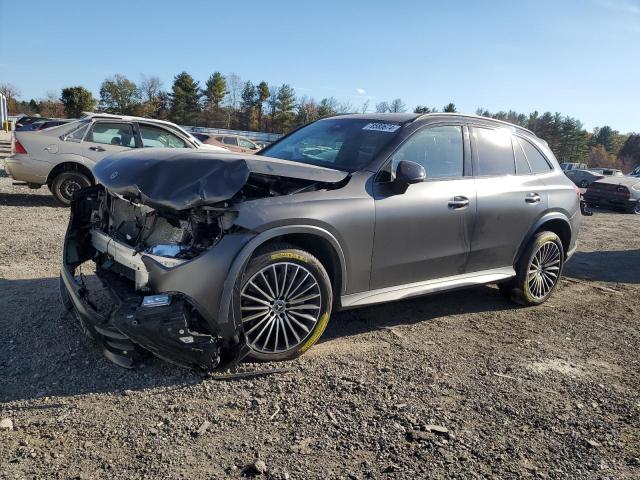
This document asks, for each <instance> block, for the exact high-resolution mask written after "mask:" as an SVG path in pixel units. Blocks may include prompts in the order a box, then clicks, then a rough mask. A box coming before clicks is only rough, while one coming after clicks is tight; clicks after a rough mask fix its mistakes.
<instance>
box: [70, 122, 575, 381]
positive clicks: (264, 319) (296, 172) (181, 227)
mask: <svg viewBox="0 0 640 480" xmlns="http://www.w3.org/2000/svg"><path fill="white" fill-rule="evenodd" d="M94 174H95V177H96V179H97V181H98V183H99V185H96V186H93V187H89V188H86V189H83V190H81V191H80V192H78V193H77V194H76V195H75V197H74V200H73V202H72V210H71V219H70V223H69V227H68V231H67V235H66V238H65V244H64V259H63V268H62V275H61V294H62V299H63V303H64V305H65V306H66V308H68V309H69V310H70V311H72V312H73V315H74V316H75V317H77V319H78V320H79V321H80V324H81V325H82V327H83V329H84V331H85V333H86V334H87V335H89V336H90V337H92V338H93V339H95V340H96V341H97V343H98V344H99V346H100V347H101V348H102V350H103V352H104V354H105V355H106V356H107V357H108V358H109V359H111V360H113V361H114V362H116V363H117V364H119V365H121V366H125V367H130V366H132V365H133V364H134V363H135V362H136V360H137V359H138V358H139V357H140V356H141V355H143V354H144V352H152V353H153V354H155V355H157V356H159V357H162V358H164V359H166V360H169V361H171V362H174V363H178V364H181V365H187V366H191V367H201V368H205V369H212V368H216V367H222V366H227V365H230V364H233V363H235V362H238V361H240V360H241V359H242V358H243V357H245V356H246V355H249V356H251V357H253V358H256V359H260V360H282V359H290V358H294V357H296V356H297V355H300V354H302V353H303V352H305V351H306V350H307V349H309V348H310V347H311V346H312V345H313V344H314V343H315V342H317V340H318V339H319V338H320V336H321V335H322V333H323V331H324V329H325V327H326V326H327V322H328V321H329V318H330V315H331V312H332V311H336V310H338V309H344V308H352V307H359V306H363V305H371V304H375V303H379V302H388V301H393V300H400V299H404V298H409V297H413V296H417V295H423V294H428V293H433V292H438V291H444V290H450V289H456V288H461V287H469V286H473V285H480V284H486V283H497V284H498V285H499V287H500V290H501V291H502V292H503V293H504V294H505V295H506V296H507V297H509V298H511V299H512V300H514V301H516V302H518V303H520V304H523V305H537V304H540V303H542V302H544V301H545V300H546V299H547V298H548V297H549V296H550V295H551V293H552V291H553V290H554V288H555V286H556V285H557V283H558V280H559V277H560V275H561V273H562V268H563V265H564V263H565V261H566V260H567V259H568V258H569V257H570V256H571V254H572V253H573V251H574V250H575V248H576V236H577V232H578V228H579V225H580V216H581V208H580V197H579V192H578V191H577V190H576V188H575V186H574V185H573V184H572V183H571V181H570V180H569V179H568V178H566V176H565V175H564V174H563V173H562V170H561V169H560V167H559V165H558V163H557V161H556V159H555V158H554V156H553V154H552V153H551V151H550V150H549V148H548V146H547V145H546V143H545V142H543V141H542V140H540V139H539V138H537V137H536V136H535V135H534V134H533V133H531V132H530V131H528V130H525V129H523V128H520V127H515V126H513V125H510V124H507V123H504V122H500V121H496V120H491V119H486V118H480V117H473V116H465V115H457V114H427V115H417V114H415V115H414V114H380V115H376V114H374V115H345V116H340V117H333V118H328V119H322V120H319V121H316V122H314V123H312V124H310V125H307V126H305V127H303V128H301V129H298V130H296V131H294V132H292V133H290V134H289V135H287V136H285V137H284V138H282V139H280V140H279V141H277V142H276V143H274V144H272V145H270V146H269V147H267V148H266V149H264V150H263V151H262V152H260V153H259V154H258V155H251V156H247V155H243V154H232V153H228V154H225V153H215V152H204V151H192V150H182V151H176V150H163V149H155V148H154V149H149V150H144V151H138V152H134V151H132V152H124V153H118V154H115V155H112V156H110V157H107V158H105V159H104V160H102V161H101V162H100V163H98V164H97V166H96V167H95V169H94ZM93 272H95V276H94V275H93ZM88 273H91V274H92V275H89V276H87V274H88ZM105 292H106V293H107V295H105Z"/></svg>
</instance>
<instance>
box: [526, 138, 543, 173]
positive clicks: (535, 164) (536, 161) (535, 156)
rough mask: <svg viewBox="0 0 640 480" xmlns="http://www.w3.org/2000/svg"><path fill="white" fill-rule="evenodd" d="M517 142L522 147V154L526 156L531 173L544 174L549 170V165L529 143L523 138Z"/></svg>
mask: <svg viewBox="0 0 640 480" xmlns="http://www.w3.org/2000/svg"><path fill="white" fill-rule="evenodd" d="M518 142H519V143H520V145H522V149H523V150H524V153H525V154H526V155H527V160H529V165H531V170H532V171H533V173H545V172H548V171H549V170H551V165H549V162H547V159H546V158H544V157H543V156H542V154H541V153H540V152H539V151H538V149H537V148H536V147H534V146H533V145H532V144H531V142H529V141H528V140H525V139H524V138H518Z"/></svg>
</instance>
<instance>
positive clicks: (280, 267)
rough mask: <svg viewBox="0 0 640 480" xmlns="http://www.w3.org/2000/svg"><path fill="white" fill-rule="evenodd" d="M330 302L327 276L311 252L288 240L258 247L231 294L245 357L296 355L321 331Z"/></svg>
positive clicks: (271, 358)
mask: <svg viewBox="0 0 640 480" xmlns="http://www.w3.org/2000/svg"><path fill="white" fill-rule="evenodd" d="M332 304H333V292H332V289H331V282H330V280H329V276H328V275H327V272H326V270H325V268H324V266H323V265H322V263H320V261H319V260H318V259H317V258H316V257H314V256H313V255H311V254H310V253H309V252H306V251H304V250H300V249H297V248H295V247H294V246H292V245H288V244H277V245H273V246H271V247H270V248H269V249H268V250H267V251H263V252H260V253H259V254H257V255H256V256H255V257H254V258H252V259H251V260H250V261H249V264H248V265H247V268H246V270H245V272H244V274H243V276H242V280H241V283H240V289H239V292H238V294H237V296H236V305H237V309H236V311H237V312H239V315H240V318H241V319H242V324H243V327H244V334H245V336H246V338H247V343H248V344H249V348H251V353H250V354H249V357H251V358H253V359H256V360H262V361H279V360H290V359H293V358H296V357H298V356H300V355H302V354H303V353H304V352H306V351H307V350H308V349H309V348H311V346H313V345H314V344H315V343H316V342H317V341H318V339H319V338H320V336H321V335H322V333H323V332H324V330H325V328H326V326H327V323H328V322H329V317H330V316H331V306H332Z"/></svg>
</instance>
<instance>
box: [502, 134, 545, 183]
mask: <svg viewBox="0 0 640 480" xmlns="http://www.w3.org/2000/svg"><path fill="white" fill-rule="evenodd" d="M511 136H512V137H515V138H517V139H518V142H520V139H522V140H523V141H525V142H528V143H529V144H530V145H531V146H532V147H533V148H534V149H536V150H537V152H538V153H539V154H540V155H542V158H543V159H544V161H545V162H546V163H547V166H548V167H549V170H547V171H546V172H534V171H533V165H531V161H530V160H529V156H528V155H527V152H525V150H524V147H523V146H522V144H520V148H522V153H524V157H525V158H526V159H527V163H528V164H529V168H530V169H531V173H530V175H546V174H547V173H550V172H553V171H554V170H555V167H554V166H553V164H552V163H551V162H550V161H549V159H548V158H547V156H546V155H545V154H544V153H542V151H541V150H540V149H539V148H538V146H537V145H536V144H535V143H533V142H531V141H529V140H527V139H526V138H525V137H523V136H521V135H516V134H515V133H513V134H512V135H511ZM514 159H515V157H514ZM516 175H517V170H516Z"/></svg>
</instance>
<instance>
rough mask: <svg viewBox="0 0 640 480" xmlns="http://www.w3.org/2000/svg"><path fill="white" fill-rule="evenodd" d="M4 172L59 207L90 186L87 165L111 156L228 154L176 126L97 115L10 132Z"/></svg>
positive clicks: (91, 181) (90, 167) (89, 167)
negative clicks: (168, 151) (146, 151)
mask: <svg viewBox="0 0 640 480" xmlns="http://www.w3.org/2000/svg"><path fill="white" fill-rule="evenodd" d="M14 136H15V139H14V143H13V154H12V155H11V156H10V157H9V158H7V159H6V160H5V170H6V171H7V173H8V174H9V176H11V177H12V178H13V179H14V180H17V181H22V182H26V183H27V184H28V185H29V186H30V187H32V188H40V187H41V186H42V185H47V186H48V187H49V189H50V190H51V192H52V193H53V195H54V196H55V197H56V198H57V199H58V200H60V202H62V203H63V204H65V205H68V204H69V203H70V202H71V198H72V197H73V194H74V193H75V192H77V191H78V190H80V189H81V188H83V187H87V186H89V185H92V184H94V183H95V178H94V176H93V173H92V169H93V166H94V165H95V164H96V162H98V161H99V160H102V159H103V158H104V157H106V156H107V155H109V154H111V153H116V152H122V151H126V150H133V149H137V148H147V147H167V148H191V149H199V150H209V151H218V152H228V150H225V149H224V148H222V147H217V146H212V145H203V144H202V143H201V142H200V141H198V140H197V139H196V138H194V137H193V136H191V135H190V134H189V133H187V132H186V131H184V130H183V129H182V128H180V127H178V126H177V125H175V124H173V123H170V122H165V121H162V120H152V119H148V118H139V117H129V116H117V115H105V114H97V115H91V116H87V117H84V118H82V119H80V120H76V121H73V122H70V123H65V124H63V125H59V126H57V127H53V128H48V129H46V130H40V131H17V132H15V133H14Z"/></svg>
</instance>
